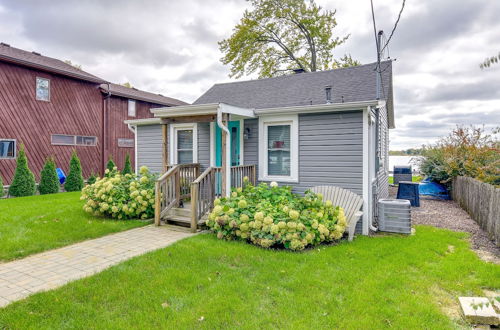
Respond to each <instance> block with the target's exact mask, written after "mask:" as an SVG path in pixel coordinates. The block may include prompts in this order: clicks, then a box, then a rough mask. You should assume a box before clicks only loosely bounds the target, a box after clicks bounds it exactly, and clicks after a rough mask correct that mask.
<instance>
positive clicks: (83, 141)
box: [76, 136, 97, 146]
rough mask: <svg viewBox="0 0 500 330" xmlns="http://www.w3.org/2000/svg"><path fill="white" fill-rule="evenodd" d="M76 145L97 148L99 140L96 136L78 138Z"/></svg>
mask: <svg viewBox="0 0 500 330" xmlns="http://www.w3.org/2000/svg"><path fill="white" fill-rule="evenodd" d="M76 144H77V145H79V146H95V145H96V144H97V138H96V137H95V136H77V137H76Z"/></svg>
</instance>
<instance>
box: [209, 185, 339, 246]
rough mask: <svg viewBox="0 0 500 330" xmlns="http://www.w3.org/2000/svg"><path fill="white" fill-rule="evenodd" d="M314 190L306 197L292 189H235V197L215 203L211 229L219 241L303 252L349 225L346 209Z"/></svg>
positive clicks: (249, 187) (210, 220) (259, 187)
mask: <svg viewBox="0 0 500 330" xmlns="http://www.w3.org/2000/svg"><path fill="white" fill-rule="evenodd" d="M322 198H323V196H321V195H320V194H318V195H317V194H315V193H312V192H310V191H308V192H306V194H305V196H304V197H301V196H298V195H295V194H293V193H292V192H291V187H279V186H278V185H277V184H276V182H272V183H271V185H269V186H268V185H267V184H265V183H261V184H260V185H258V186H257V187H254V186H252V185H251V184H249V183H248V178H245V187H244V188H238V189H236V190H233V192H232V193H231V197H229V198H221V199H216V200H215V206H214V209H213V211H212V212H211V213H210V214H209V216H208V220H207V223H206V224H207V226H208V227H209V228H211V229H212V230H213V231H214V232H216V233H217V237H218V238H219V239H241V240H245V241H250V242H252V243H253V244H256V245H260V246H262V247H265V248H269V247H273V246H276V247H284V248H286V249H290V250H302V249H304V248H306V247H308V246H314V245H317V244H320V243H323V242H332V241H334V240H338V239H340V238H341V237H342V235H343V234H344V232H345V227H346V225H347V223H346V218H345V215H344V210H343V209H342V208H341V207H338V206H337V207H334V206H333V205H332V202H331V201H327V202H326V203H324V202H323V201H322Z"/></svg>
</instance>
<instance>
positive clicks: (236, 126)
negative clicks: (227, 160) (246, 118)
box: [215, 120, 241, 166]
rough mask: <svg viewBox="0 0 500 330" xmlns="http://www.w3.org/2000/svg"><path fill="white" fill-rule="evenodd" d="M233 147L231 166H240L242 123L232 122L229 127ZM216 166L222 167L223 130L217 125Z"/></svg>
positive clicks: (230, 141)
mask: <svg viewBox="0 0 500 330" xmlns="http://www.w3.org/2000/svg"><path fill="white" fill-rule="evenodd" d="M227 128H228V129H229V132H230V133H231V134H230V136H229V143H230V145H231V166H238V165H240V129H241V128H240V122H239V120H235V121H230V122H229V123H228V125H227ZM215 166H222V130H221V129H220V127H219V125H217V123H215Z"/></svg>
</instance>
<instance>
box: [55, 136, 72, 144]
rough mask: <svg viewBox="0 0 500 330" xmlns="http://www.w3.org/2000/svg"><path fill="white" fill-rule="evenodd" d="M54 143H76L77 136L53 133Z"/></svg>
mask: <svg viewBox="0 0 500 330" xmlns="http://www.w3.org/2000/svg"><path fill="white" fill-rule="evenodd" d="M52 144H64V145H74V144H75V136H74V135H60V134H54V135H52Z"/></svg>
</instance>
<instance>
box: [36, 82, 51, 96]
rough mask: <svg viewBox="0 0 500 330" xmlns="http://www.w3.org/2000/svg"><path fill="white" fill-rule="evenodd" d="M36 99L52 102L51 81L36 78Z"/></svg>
mask: <svg viewBox="0 0 500 330" xmlns="http://www.w3.org/2000/svg"><path fill="white" fill-rule="evenodd" d="M36 99H37V100H41V101H49V100H50V81H49V80H48V79H45V78H36Z"/></svg>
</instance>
